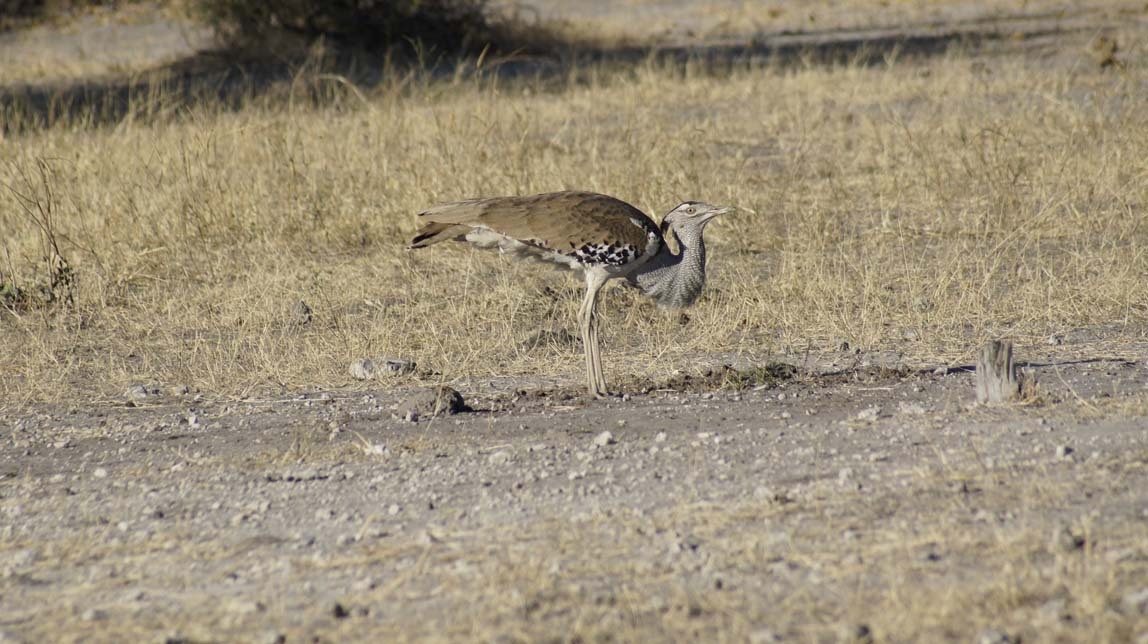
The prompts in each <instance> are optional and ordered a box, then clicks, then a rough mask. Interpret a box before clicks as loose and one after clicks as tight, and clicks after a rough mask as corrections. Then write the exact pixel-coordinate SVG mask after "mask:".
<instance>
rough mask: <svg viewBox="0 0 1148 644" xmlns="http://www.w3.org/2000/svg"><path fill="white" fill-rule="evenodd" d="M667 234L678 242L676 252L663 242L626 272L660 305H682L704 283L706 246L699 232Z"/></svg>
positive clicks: (692, 301) (700, 289)
mask: <svg viewBox="0 0 1148 644" xmlns="http://www.w3.org/2000/svg"><path fill="white" fill-rule="evenodd" d="M667 232H668V235H670V236H672V237H673V238H674V240H675V241H676V242H677V243H678V248H679V249H680V250H679V251H678V252H677V253H676V254H675V253H674V252H673V251H671V250H670V248H669V245H668V244H666V243H663V244H662V245H661V247H660V248H659V249H658V252H657V254H656V255H654V256H653V257H651V258H650V260H649V261H647V262H646V263H645V264H643V265H642V266H640V267H638V268H637V269H636V270H635V271H634V272H633V273H631V274H630V275H629V280H630V282H632V283H633V284H635V285H637V287H638V288H640V289H642V292H643V293H645V294H646V295H648V296H650V297H651V298H653V299H654V301H655V302H657V303H658V305H659V306H665V307H672V308H684V307H687V306H690V305H691V304H693V303H694V301H695V300H697V299H698V295H700V294H701V292H702V287H703V286H705V283H706V246H705V242H703V241H702V235H701V231H696V232H693V231H691V232H690V233H687V234H685V235H679V234H678V231H676V230H674V229H672V228H671V229H670V230H669V231H667Z"/></svg>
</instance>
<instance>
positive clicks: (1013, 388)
mask: <svg viewBox="0 0 1148 644" xmlns="http://www.w3.org/2000/svg"><path fill="white" fill-rule="evenodd" d="M1019 396H1020V381H1019V380H1018V379H1017V373H1016V364H1014V363H1013V360H1012V342H1009V341H1008V340H993V341H991V342H989V343H988V344H986V345H985V346H984V347H983V348H982V349H981V355H980V357H979V358H977V402H979V403H981V404H988V403H1002V402H1008V401H1010V400H1016V399H1017V398H1018V397H1019Z"/></svg>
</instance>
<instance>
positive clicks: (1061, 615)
mask: <svg viewBox="0 0 1148 644" xmlns="http://www.w3.org/2000/svg"><path fill="white" fill-rule="evenodd" d="M1037 614H1038V615H1039V616H1040V617H1041V619H1044V620H1045V621H1050V622H1061V621H1068V620H1070V619H1072V616H1071V615H1070V614H1069V612H1068V602H1066V601H1065V600H1064V599H1063V598H1057V599H1050V600H1048V601H1046V602H1044V603H1043V604H1041V605H1040V608H1038V609H1037Z"/></svg>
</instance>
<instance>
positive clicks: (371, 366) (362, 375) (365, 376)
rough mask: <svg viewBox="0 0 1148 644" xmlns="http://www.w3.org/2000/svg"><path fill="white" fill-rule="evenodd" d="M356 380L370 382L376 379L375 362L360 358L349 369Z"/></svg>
mask: <svg viewBox="0 0 1148 644" xmlns="http://www.w3.org/2000/svg"><path fill="white" fill-rule="evenodd" d="M347 371H348V372H350V374H351V377H352V378H354V379H355V380H370V379H372V378H374V377H375V361H374V360H371V359H370V358H359V359H358V360H356V361H354V362H352V363H351V366H350V367H348V368H347Z"/></svg>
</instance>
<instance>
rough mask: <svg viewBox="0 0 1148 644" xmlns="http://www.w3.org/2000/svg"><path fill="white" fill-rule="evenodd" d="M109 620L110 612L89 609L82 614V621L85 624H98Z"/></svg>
mask: <svg viewBox="0 0 1148 644" xmlns="http://www.w3.org/2000/svg"><path fill="white" fill-rule="evenodd" d="M107 618H108V612H107V611H106V610H103V609H101V608H89V609H88V610H86V611H84V612H83V613H81V614H80V619H82V620H84V621H85V622H96V621H100V620H104V619H107Z"/></svg>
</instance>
